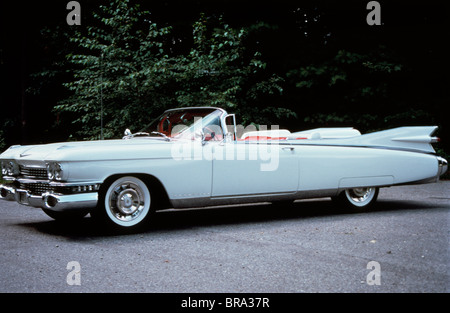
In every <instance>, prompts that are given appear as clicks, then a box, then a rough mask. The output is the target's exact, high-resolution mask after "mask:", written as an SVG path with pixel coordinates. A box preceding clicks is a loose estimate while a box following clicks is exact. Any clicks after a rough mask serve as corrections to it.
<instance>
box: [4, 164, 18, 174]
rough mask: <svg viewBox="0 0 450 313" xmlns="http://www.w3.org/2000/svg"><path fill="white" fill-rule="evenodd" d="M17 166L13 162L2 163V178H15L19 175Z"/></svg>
mask: <svg viewBox="0 0 450 313" xmlns="http://www.w3.org/2000/svg"><path fill="white" fill-rule="evenodd" d="M19 173H20V171H19V165H18V164H17V163H16V162H14V161H2V175H3V176H17V175H19Z"/></svg>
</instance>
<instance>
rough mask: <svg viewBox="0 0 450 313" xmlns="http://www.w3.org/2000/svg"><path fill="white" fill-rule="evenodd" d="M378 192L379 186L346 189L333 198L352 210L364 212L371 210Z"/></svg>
mask: <svg viewBox="0 0 450 313" xmlns="http://www.w3.org/2000/svg"><path fill="white" fill-rule="evenodd" d="M378 192H379V188H377V187H363V188H352V189H346V190H344V191H342V192H341V193H340V194H339V195H338V196H337V197H335V198H333V200H335V201H336V202H337V203H338V204H339V205H341V206H343V207H344V208H346V209H349V210H350V211H353V212H364V211H367V210H369V209H370V208H371V207H372V206H373V204H374V203H375V202H376V200H377V198H378Z"/></svg>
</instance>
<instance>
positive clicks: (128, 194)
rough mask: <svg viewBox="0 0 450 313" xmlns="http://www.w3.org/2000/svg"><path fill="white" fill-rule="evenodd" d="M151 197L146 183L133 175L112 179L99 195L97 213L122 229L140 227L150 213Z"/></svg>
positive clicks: (108, 222) (110, 224)
mask: <svg viewBox="0 0 450 313" xmlns="http://www.w3.org/2000/svg"><path fill="white" fill-rule="evenodd" d="M152 211H153V210H152V197H151V193H150V190H149V188H148V186H147V185H146V183H145V182H144V181H142V180H141V179H139V178H137V177H133V176H124V177H120V178H118V179H116V180H115V181H113V182H112V183H111V184H110V185H109V187H108V189H106V190H105V191H104V193H103V194H102V196H101V199H100V203H99V207H98V208H97V215H98V216H99V217H100V218H101V219H102V220H103V221H105V222H106V223H107V224H108V225H109V226H113V227H114V228H116V229H122V230H132V229H133V230H134V229H137V228H141V226H143V225H144V224H145V223H146V222H147V221H148V220H149V218H150V216H151V215H152V214H151V213H152Z"/></svg>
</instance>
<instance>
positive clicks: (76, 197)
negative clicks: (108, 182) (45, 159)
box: [0, 185, 98, 211]
mask: <svg viewBox="0 0 450 313" xmlns="http://www.w3.org/2000/svg"><path fill="white" fill-rule="evenodd" d="M0 199H1V200H8V201H16V202H17V203H19V204H23V205H29V206H32V207H36V208H43V209H48V210H52V211H69V210H77V209H91V208H95V207H96V206H97V202H98V192H89V193H78V194H71V195H61V194H55V193H50V192H46V193H43V194H42V195H40V196H39V195H31V194H30V193H29V192H28V191H26V190H21V189H16V188H14V187H11V186H4V185H0Z"/></svg>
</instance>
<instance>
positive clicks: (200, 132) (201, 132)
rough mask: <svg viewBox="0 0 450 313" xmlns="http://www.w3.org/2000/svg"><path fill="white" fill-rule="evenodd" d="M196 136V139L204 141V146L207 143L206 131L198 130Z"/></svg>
mask: <svg viewBox="0 0 450 313" xmlns="http://www.w3.org/2000/svg"><path fill="white" fill-rule="evenodd" d="M194 136H195V138H196V139H197V138H199V139H200V140H201V141H202V146H204V145H205V144H206V138H205V133H204V132H203V130H198V131H196V132H195V134H194Z"/></svg>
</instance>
